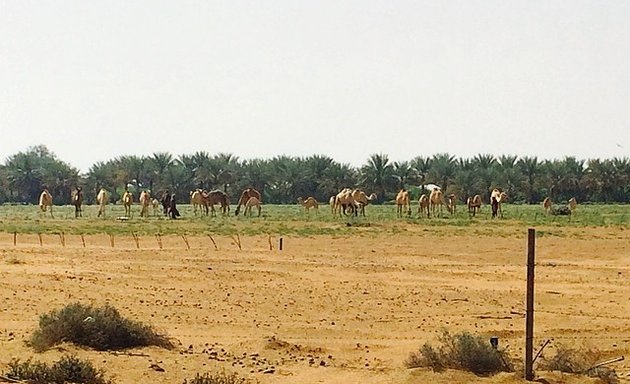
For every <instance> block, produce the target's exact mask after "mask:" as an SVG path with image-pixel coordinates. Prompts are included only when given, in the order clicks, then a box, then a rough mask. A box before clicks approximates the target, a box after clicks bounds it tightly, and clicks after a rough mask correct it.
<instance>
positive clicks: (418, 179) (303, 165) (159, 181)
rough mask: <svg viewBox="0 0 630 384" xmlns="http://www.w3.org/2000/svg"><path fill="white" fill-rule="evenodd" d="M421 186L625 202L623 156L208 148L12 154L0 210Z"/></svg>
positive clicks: (386, 191)
mask: <svg viewBox="0 0 630 384" xmlns="http://www.w3.org/2000/svg"><path fill="white" fill-rule="evenodd" d="M426 184H436V185H439V186H440V187H442V189H443V190H445V191H446V193H454V194H456V195H457V196H458V197H459V199H460V200H462V201H465V200H466V198H467V197H469V196H474V195H475V194H479V195H481V196H482V198H483V199H484V201H488V198H489V194H490V191H491V190H492V189H493V188H500V189H501V190H503V191H505V192H507V194H508V196H509V199H510V201H512V202H521V203H527V204H535V203H539V202H540V201H542V199H544V198H545V197H547V196H549V197H551V199H552V200H553V201H554V202H562V201H567V200H568V199H570V198H571V197H575V198H576V199H577V200H578V201H579V202H585V201H590V202H606V203H611V202H617V203H627V202H630V159H628V158H626V157H624V158H613V159H603V160H602V159H588V160H580V159H576V158H575V157H572V156H567V157H565V158H563V159H553V160H548V159H539V158H538V157H535V156H525V157H520V158H519V157H517V156H512V155H501V156H498V157H497V156H494V155H491V154H479V155H477V156H474V157H472V158H458V157H456V156H454V155H451V154H448V153H439V154H435V155H431V156H417V157H415V158H413V159H411V160H408V161H400V162H397V161H390V160H389V157H388V156H387V155H386V154H373V155H371V156H370V157H369V158H368V159H367V161H366V163H365V164H364V165H362V166H360V167H353V166H351V165H349V164H342V163H339V162H337V161H335V160H334V159H332V158H330V157H328V156H323V155H311V156H307V157H292V156H276V157H274V158H272V159H239V158H238V157H236V156H234V155H232V154H226V153H218V154H210V153H208V152H205V151H199V152H195V153H194V154H183V155H179V156H177V157H175V156H173V155H172V154H170V153H167V152H156V153H153V154H152V155H150V156H135V155H125V156H120V157H117V158H114V159H111V160H109V161H106V162H97V163H96V164H94V165H92V166H91V167H90V169H89V171H88V172H87V173H86V174H80V172H79V171H78V170H77V169H76V168H74V167H72V165H70V164H68V163H66V162H64V161H62V160H60V159H59V158H57V156H56V155H55V154H54V153H52V152H51V151H50V150H48V148H47V147H46V146H44V145H39V146H34V147H31V148H28V149H27V150H26V151H24V152H19V153H17V154H14V155H11V156H9V157H8V158H7V159H6V161H5V163H4V164H2V165H0V202H2V203H5V202H9V203H37V200H38V197H39V194H40V192H41V190H42V188H44V187H45V188H48V190H49V191H50V192H51V194H52V195H53V197H54V201H55V204H69V203H70V197H71V193H72V191H73V189H74V188H75V187H76V186H80V187H82V188H83V191H84V195H85V198H86V201H87V202H88V203H93V202H94V200H95V196H96V194H97V192H98V190H99V189H100V188H105V189H107V190H108V191H110V193H111V194H112V198H113V199H114V200H115V201H118V200H119V199H120V196H121V194H122V192H123V191H124V189H125V188H129V189H130V190H131V191H132V192H136V193H139V192H140V190H143V189H144V190H149V191H150V192H151V193H152V195H153V196H160V195H161V194H162V192H163V191H165V190H168V191H169V192H171V193H175V194H176V195H177V196H179V201H180V202H185V201H187V199H188V195H189V192H190V191H191V190H194V189H196V188H201V189H206V190H211V189H221V190H224V191H226V192H227V193H228V194H229V195H230V197H231V199H232V201H235V200H236V199H237V197H238V194H239V193H240V191H241V190H242V189H244V188H247V187H253V188H256V189H258V190H259V191H260V192H261V193H262V196H263V201H264V202H266V203H271V204H289V203H291V204H292V203H295V202H296V199H297V197H298V196H302V197H306V196H313V197H315V198H316V199H317V200H318V201H320V202H327V201H328V199H329V198H330V196H332V195H334V194H336V193H337V192H338V191H339V190H340V189H342V188H344V187H351V188H355V187H356V188H362V189H364V190H365V191H366V192H368V193H372V192H375V193H376V194H377V195H378V202H381V203H382V202H386V201H390V200H392V199H393V198H394V197H395V195H396V193H397V192H398V190H400V189H401V188H406V189H408V190H409V191H411V195H412V197H413V198H414V199H417V198H418V197H419V195H420V193H422V192H423V191H422V189H421V188H420V187H419V186H422V185H426ZM136 198H137V195H136Z"/></svg>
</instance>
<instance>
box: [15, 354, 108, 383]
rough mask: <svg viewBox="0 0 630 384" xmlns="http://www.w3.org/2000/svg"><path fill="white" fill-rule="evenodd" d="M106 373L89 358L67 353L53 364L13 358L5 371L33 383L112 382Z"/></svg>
mask: <svg viewBox="0 0 630 384" xmlns="http://www.w3.org/2000/svg"><path fill="white" fill-rule="evenodd" d="M104 374H105V373H104V371H102V370H97V369H96V368H94V366H93V365H92V363H91V362H90V361H89V360H80V359H79V358H78V357H76V356H67V355H66V356H63V357H62V358H61V359H59V361H57V362H55V363H53V364H52V365H51V366H48V364H46V363H41V362H39V361H35V362H34V361H32V360H31V359H28V360H27V361H25V362H20V361H19V360H17V359H13V360H12V361H11V362H10V363H9V371H8V372H5V373H4V376H6V377H8V378H9V379H13V380H19V381H24V382H27V383H31V384H65V383H77V384H109V383H111V381H109V380H106V379H105V378H104Z"/></svg>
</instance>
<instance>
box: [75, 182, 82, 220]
mask: <svg viewBox="0 0 630 384" xmlns="http://www.w3.org/2000/svg"><path fill="white" fill-rule="evenodd" d="M72 205H74V217H75V218H77V217H81V216H83V209H82V206H83V190H82V189H81V187H76V188H75V190H74V192H72Z"/></svg>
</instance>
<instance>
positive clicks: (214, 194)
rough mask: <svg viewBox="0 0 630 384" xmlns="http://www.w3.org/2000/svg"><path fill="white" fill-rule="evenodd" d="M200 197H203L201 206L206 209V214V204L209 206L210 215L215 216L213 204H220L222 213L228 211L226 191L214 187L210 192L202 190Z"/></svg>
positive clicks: (228, 203)
mask: <svg viewBox="0 0 630 384" xmlns="http://www.w3.org/2000/svg"><path fill="white" fill-rule="evenodd" d="M201 197H202V198H203V206H204V207H205V209H206V215H207V214H208V206H210V211H211V212H212V216H216V214H217V213H216V210H215V209H214V205H215V204H220V205H221V213H223V214H224V215H225V214H227V213H228V212H230V199H229V198H228V195H227V193H225V192H223V191H220V190H218V189H215V190H213V191H210V192H206V191H202V192H201Z"/></svg>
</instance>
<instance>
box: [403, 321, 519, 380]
mask: <svg viewBox="0 0 630 384" xmlns="http://www.w3.org/2000/svg"><path fill="white" fill-rule="evenodd" d="M439 341H440V343H441V345H440V346H438V347H437V348H435V347H433V346H432V345H430V344H428V343H425V344H424V345H423V346H422V347H421V348H420V350H419V351H418V352H412V353H411V354H410V355H409V358H408V359H407V360H406V361H405V366H406V367H407V368H417V367H430V368H432V369H433V370H434V371H436V372H441V371H443V370H445V369H447V368H451V369H459V370H463V371H470V372H473V373H475V374H477V375H491V374H494V373H497V372H502V371H507V372H511V371H513V367H512V364H511V363H510V359H509V356H508V355H507V353H506V352H505V351H502V350H499V349H495V348H493V347H492V346H491V345H490V343H489V342H488V341H487V340H486V339H484V338H482V337H480V336H473V335H471V334H469V333H468V332H463V333H459V334H456V335H451V334H450V333H449V332H447V331H444V332H443V333H442V335H441V336H440V338H439Z"/></svg>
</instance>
